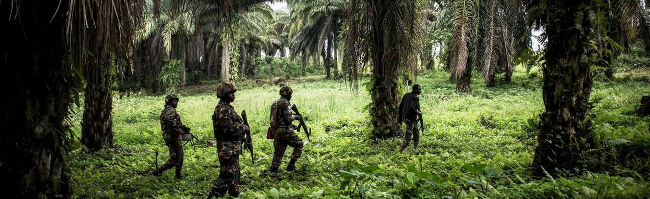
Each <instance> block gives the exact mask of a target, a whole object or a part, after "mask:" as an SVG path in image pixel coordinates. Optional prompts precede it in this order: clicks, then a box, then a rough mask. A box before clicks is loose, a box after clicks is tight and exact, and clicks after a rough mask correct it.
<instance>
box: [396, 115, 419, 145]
mask: <svg viewBox="0 0 650 199" xmlns="http://www.w3.org/2000/svg"><path fill="white" fill-rule="evenodd" d="M404 123H405V124H406V133H405V134H404V140H403V141H402V146H401V147H400V149H405V148H406V147H407V146H408V145H409V143H410V142H411V134H412V135H413V145H414V146H415V147H417V146H418V144H419V143H420V129H419V127H418V120H410V119H404Z"/></svg>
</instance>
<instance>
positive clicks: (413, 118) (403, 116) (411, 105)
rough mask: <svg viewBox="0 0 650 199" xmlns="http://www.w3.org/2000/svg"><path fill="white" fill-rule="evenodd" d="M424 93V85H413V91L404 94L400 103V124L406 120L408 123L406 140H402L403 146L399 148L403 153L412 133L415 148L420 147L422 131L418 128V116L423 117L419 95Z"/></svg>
mask: <svg viewBox="0 0 650 199" xmlns="http://www.w3.org/2000/svg"><path fill="white" fill-rule="evenodd" d="M420 93H422V87H420V85H418V84H415V85H413V88H412V91H411V92H410V93H407V94H404V97H402V101H401V102H400V103H399V121H400V124H402V122H404V123H405V124H406V133H405V134H404V140H403V141H402V146H401V147H400V149H399V152H400V153H401V152H402V151H404V149H405V148H406V147H407V146H408V145H409V142H411V134H412V136H413V146H414V148H415V150H417V149H418V144H419V142H420V132H419V130H418V125H417V123H418V120H417V118H418V116H419V117H422V112H421V111H420V98H418V95H419V94H420Z"/></svg>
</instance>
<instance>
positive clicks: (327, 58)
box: [323, 33, 332, 79]
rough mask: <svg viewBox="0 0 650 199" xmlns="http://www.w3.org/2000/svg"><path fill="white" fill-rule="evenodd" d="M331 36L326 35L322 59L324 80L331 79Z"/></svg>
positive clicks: (329, 34)
mask: <svg viewBox="0 0 650 199" xmlns="http://www.w3.org/2000/svg"><path fill="white" fill-rule="evenodd" d="M331 35H332V34H331V33H327V46H326V49H325V51H324V53H325V55H324V56H323V58H325V74H327V76H326V78H327V79H330V78H332V74H331V68H332V36H331Z"/></svg>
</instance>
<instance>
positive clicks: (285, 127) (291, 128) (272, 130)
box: [266, 125, 297, 140]
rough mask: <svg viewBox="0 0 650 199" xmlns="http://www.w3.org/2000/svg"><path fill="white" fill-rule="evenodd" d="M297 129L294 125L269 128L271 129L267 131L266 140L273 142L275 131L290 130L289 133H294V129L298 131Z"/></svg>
mask: <svg viewBox="0 0 650 199" xmlns="http://www.w3.org/2000/svg"><path fill="white" fill-rule="evenodd" d="M296 128H297V127H296V126H294V125H277V126H275V127H272V126H269V128H268V129H267V131H266V139H270V140H272V139H274V138H275V137H274V136H275V133H274V130H278V129H288V131H289V132H292V131H293V130H294V129H296Z"/></svg>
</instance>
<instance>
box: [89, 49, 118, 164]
mask: <svg viewBox="0 0 650 199" xmlns="http://www.w3.org/2000/svg"><path fill="white" fill-rule="evenodd" d="M98 54H99V56H97V55H94V56H92V57H93V58H91V59H90V60H89V61H88V63H86V64H85V66H86V67H85V71H84V75H85V78H86V89H85V92H84V113H83V122H82V125H81V142H82V143H83V144H84V146H86V148H87V149H88V150H89V151H90V152H95V151H98V150H100V149H102V148H104V147H110V146H112V145H113V120H112V117H111V111H112V108H113V96H112V94H111V84H112V83H113V77H112V75H111V70H112V66H111V64H110V60H109V59H110V58H108V57H104V56H101V55H102V54H108V53H98Z"/></svg>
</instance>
